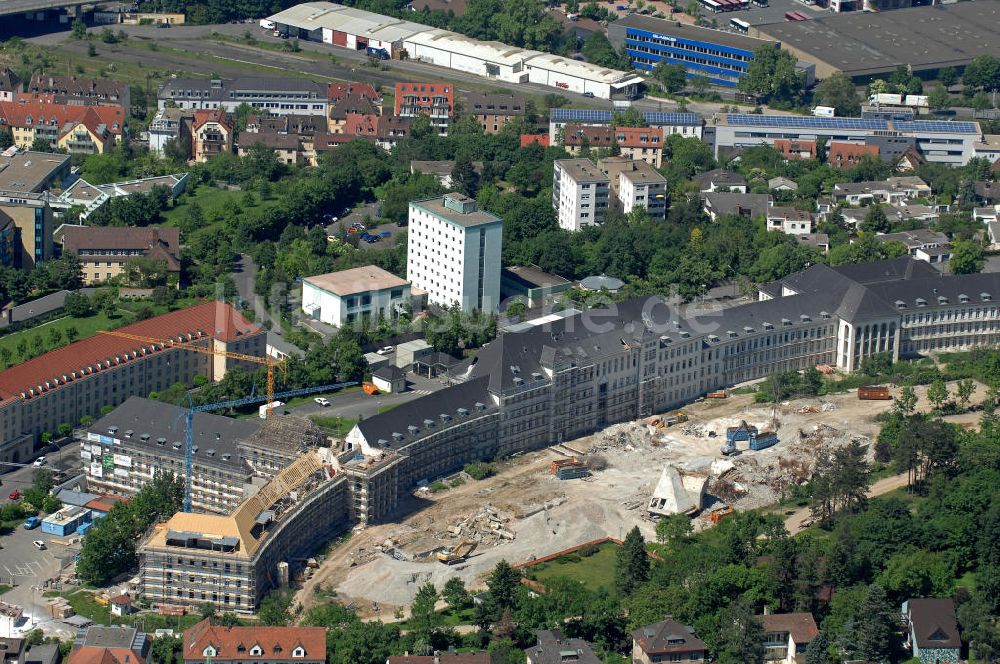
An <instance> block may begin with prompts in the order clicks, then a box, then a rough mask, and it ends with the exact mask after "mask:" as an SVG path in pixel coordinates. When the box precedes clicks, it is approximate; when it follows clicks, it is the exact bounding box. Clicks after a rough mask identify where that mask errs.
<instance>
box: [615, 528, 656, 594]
mask: <svg viewBox="0 0 1000 664" xmlns="http://www.w3.org/2000/svg"><path fill="white" fill-rule="evenodd" d="M647 580H649V555H648V554H647V553H646V541H645V540H644V539H643V538H642V533H641V532H639V527H638V526H635V527H634V528H632V530H630V531H629V532H628V535H626V536H625V541H624V542H623V543H622V546H621V548H620V549H618V551H617V552H616V554H615V587H616V588H617V589H618V594H619V595H620V596H622V597H627V596H628V595H631V594H632V592H633V591H634V590H635V589H636V588H637V587H639V585H640V584H642V583H645V582H646V581H647Z"/></svg>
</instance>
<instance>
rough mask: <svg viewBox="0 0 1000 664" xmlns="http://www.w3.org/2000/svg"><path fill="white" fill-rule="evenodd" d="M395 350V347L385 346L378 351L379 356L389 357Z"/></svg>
mask: <svg viewBox="0 0 1000 664" xmlns="http://www.w3.org/2000/svg"><path fill="white" fill-rule="evenodd" d="M394 350H396V347H395V346H383V347H382V348H379V349H378V354H379V355H389V354H390V353H392V352H393V351H394Z"/></svg>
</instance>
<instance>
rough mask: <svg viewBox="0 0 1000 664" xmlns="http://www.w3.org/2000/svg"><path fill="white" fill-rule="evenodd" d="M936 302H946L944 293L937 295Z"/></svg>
mask: <svg viewBox="0 0 1000 664" xmlns="http://www.w3.org/2000/svg"><path fill="white" fill-rule="evenodd" d="M937 300H938V304H948V298H946V297H945V296H944V295H938V299H937Z"/></svg>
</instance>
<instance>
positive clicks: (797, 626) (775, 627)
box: [759, 613, 819, 664]
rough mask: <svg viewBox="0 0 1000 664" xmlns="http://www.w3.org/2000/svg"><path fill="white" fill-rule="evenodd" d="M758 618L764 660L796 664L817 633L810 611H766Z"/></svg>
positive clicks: (782, 663) (781, 663)
mask: <svg viewBox="0 0 1000 664" xmlns="http://www.w3.org/2000/svg"><path fill="white" fill-rule="evenodd" d="M759 619H760V622H761V625H762V627H763V628H764V661H765V662H777V663H780V664H796V662H798V661H800V656H801V655H803V654H804V653H805V652H806V649H807V648H808V647H809V644H810V643H812V640H813V639H815V638H816V635H817V634H818V633H819V630H818V629H817V628H816V621H815V620H813V617H812V614H811V613H768V614H765V615H763V616H760V617H759ZM797 658H799V659H797Z"/></svg>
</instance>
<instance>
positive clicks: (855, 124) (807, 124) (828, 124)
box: [726, 113, 889, 130]
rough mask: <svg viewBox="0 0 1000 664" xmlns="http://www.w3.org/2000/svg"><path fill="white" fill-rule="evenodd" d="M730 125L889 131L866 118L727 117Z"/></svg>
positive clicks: (880, 123) (874, 120) (887, 126)
mask: <svg viewBox="0 0 1000 664" xmlns="http://www.w3.org/2000/svg"><path fill="white" fill-rule="evenodd" d="M726 121H727V122H728V123H729V124H730V125H745V126H748V127H802V128H805V129H869V130H876V129H888V128H889V125H888V123H887V122H886V121H885V120H880V119H866V118H815V117H806V116H795V115H742V114H738V113H733V114H729V115H727V116H726Z"/></svg>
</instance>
